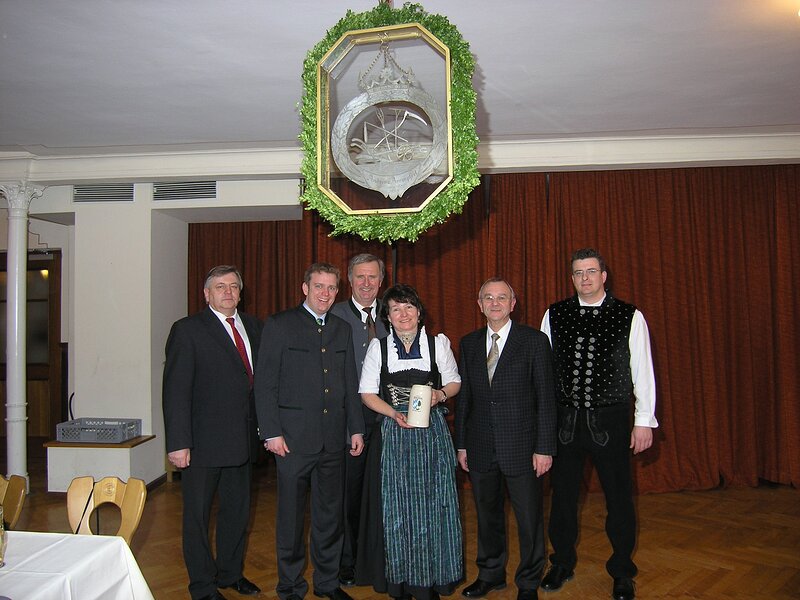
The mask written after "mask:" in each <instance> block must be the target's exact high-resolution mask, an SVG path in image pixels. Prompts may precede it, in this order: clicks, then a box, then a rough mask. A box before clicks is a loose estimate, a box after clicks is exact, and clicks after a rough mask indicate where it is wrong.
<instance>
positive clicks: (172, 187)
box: [153, 181, 217, 201]
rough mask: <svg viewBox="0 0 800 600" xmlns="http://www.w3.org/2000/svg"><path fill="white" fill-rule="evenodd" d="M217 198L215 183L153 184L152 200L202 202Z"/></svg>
mask: <svg viewBox="0 0 800 600" xmlns="http://www.w3.org/2000/svg"><path fill="white" fill-rule="evenodd" d="M216 197H217V182H216V181H171V182H163V181H162V182H156V183H154V184H153V200H156V201H161V200H203V199H214V198H216Z"/></svg>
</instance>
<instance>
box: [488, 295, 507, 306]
mask: <svg viewBox="0 0 800 600" xmlns="http://www.w3.org/2000/svg"><path fill="white" fill-rule="evenodd" d="M510 299H511V296H506V295H505V294H500V295H499V296H493V295H492V294H485V295H484V296H483V297H482V298H481V300H483V301H484V302H494V301H495V300H497V301H498V302H499V303H500V304H505V303H506V302H508V301H509V300H510Z"/></svg>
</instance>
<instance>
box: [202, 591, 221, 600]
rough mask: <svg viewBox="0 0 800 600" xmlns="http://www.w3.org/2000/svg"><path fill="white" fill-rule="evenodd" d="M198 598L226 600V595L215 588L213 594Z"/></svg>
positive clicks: (203, 599)
mask: <svg viewBox="0 0 800 600" xmlns="http://www.w3.org/2000/svg"><path fill="white" fill-rule="evenodd" d="M198 600H225V596H223V595H222V594H220V593H219V590H214V593H213V594H209V595H208V596H203V597H202V598H198Z"/></svg>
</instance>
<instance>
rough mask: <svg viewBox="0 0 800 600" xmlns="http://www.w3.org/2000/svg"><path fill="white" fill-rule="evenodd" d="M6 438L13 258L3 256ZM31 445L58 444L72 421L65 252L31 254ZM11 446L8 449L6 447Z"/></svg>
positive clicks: (1, 391)
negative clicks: (62, 428) (64, 330)
mask: <svg viewBox="0 0 800 600" xmlns="http://www.w3.org/2000/svg"><path fill="white" fill-rule="evenodd" d="M0 260H2V264H0V344H2V345H1V346H0V417H2V420H0V436H2V437H5V435H6V336H7V331H8V330H7V323H6V309H7V297H6V294H7V289H6V287H7V285H6V284H7V273H6V265H7V256H6V253H5V252H2V253H0ZM27 285H28V293H27V296H28V298H27V337H26V344H27V349H26V354H27V386H26V389H27V401H28V407H27V416H28V439H29V440H30V439H31V438H44V439H45V440H47V439H55V437H56V425H57V424H58V423H61V422H62V421H65V420H66V412H67V411H66V401H65V398H64V390H65V389H66V386H65V383H66V382H65V381H64V380H65V379H66V374H65V370H64V365H65V363H66V358H65V356H66V354H65V352H64V348H63V346H62V344H61V251H60V250H35V251H30V252H29V253H28V273H27ZM3 446H5V444H3Z"/></svg>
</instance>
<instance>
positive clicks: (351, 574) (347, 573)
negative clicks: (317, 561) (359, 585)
mask: <svg viewBox="0 0 800 600" xmlns="http://www.w3.org/2000/svg"><path fill="white" fill-rule="evenodd" d="M339 583H341V584H342V585H343V586H345V587H350V586H351V585H355V584H356V572H355V570H354V569H353V567H342V568H341V569H339Z"/></svg>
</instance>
